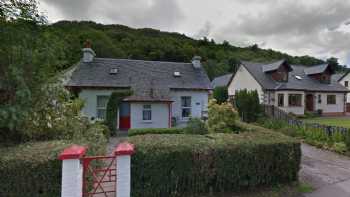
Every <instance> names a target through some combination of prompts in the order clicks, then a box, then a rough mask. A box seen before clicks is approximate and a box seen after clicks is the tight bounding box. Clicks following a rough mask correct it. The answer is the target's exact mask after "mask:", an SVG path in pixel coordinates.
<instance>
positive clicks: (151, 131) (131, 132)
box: [128, 127, 185, 136]
mask: <svg viewBox="0 0 350 197" xmlns="http://www.w3.org/2000/svg"><path fill="white" fill-rule="evenodd" d="M182 133H185V128H175V127H174V128H146V129H129V131H128V136H135V135H146V134H182Z"/></svg>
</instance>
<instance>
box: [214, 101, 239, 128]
mask: <svg viewBox="0 0 350 197" xmlns="http://www.w3.org/2000/svg"><path fill="white" fill-rule="evenodd" d="M236 120H237V113H236V112H235V110H234V109H233V107H232V105H231V104H230V103H222V104H221V105H219V104H217V103H216V101H215V100H210V101H209V112H208V130H209V132H210V133H228V132H238V129H237V126H236Z"/></svg>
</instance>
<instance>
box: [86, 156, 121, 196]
mask: <svg viewBox="0 0 350 197" xmlns="http://www.w3.org/2000/svg"><path fill="white" fill-rule="evenodd" d="M82 162H83V197H111V196H113V197H115V191H116V179H117V175H116V159H115V156H96V157H83V158H82Z"/></svg>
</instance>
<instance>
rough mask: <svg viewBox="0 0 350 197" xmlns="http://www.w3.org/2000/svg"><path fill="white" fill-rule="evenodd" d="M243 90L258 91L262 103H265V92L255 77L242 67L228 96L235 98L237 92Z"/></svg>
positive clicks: (231, 85)
mask: <svg viewBox="0 0 350 197" xmlns="http://www.w3.org/2000/svg"><path fill="white" fill-rule="evenodd" d="M243 89H247V90H257V91H258V94H259V98H260V102H261V103H262V102H263V101H264V92H263V89H262V87H261V85H260V84H259V83H258V82H257V81H256V80H255V79H254V77H253V76H252V75H251V74H250V73H249V71H248V70H247V69H246V68H245V67H244V66H240V67H239V69H238V70H237V73H236V74H235V76H234V77H233V79H232V81H231V82H230V84H229V86H228V95H229V96H234V95H235V93H236V91H237V90H243Z"/></svg>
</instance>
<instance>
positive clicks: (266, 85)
mask: <svg viewBox="0 0 350 197" xmlns="http://www.w3.org/2000/svg"><path fill="white" fill-rule="evenodd" d="M242 65H243V66H244V67H245V68H246V69H247V70H248V72H249V73H250V74H251V75H252V76H253V77H254V78H255V80H256V81H257V82H258V83H259V84H260V85H261V86H262V88H263V89H268V90H303V91H320V92H327V91H329V92H347V91H348V90H347V89H346V88H345V87H343V86H342V85H340V84H339V83H336V82H331V83H330V84H324V83H320V82H319V81H317V80H315V79H312V78H311V77H310V76H308V75H307V74H306V73H305V70H306V69H308V68H309V67H307V66H302V65H291V67H292V69H293V70H292V71H291V72H289V76H288V82H277V81H275V80H273V79H272V78H271V76H270V75H269V74H266V73H264V72H263V66H264V65H265V64H263V63H254V62H246V61H242ZM296 76H297V77H296ZM297 78H299V79H297Z"/></svg>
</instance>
